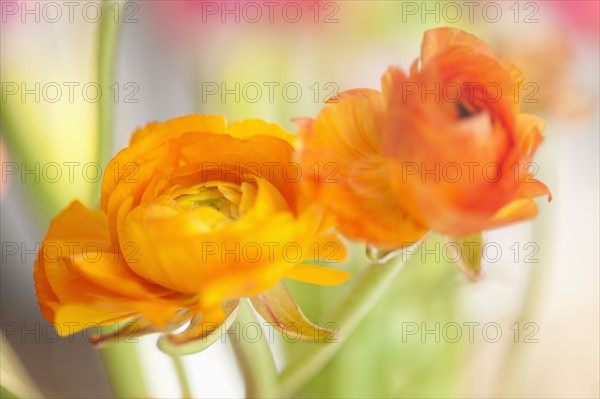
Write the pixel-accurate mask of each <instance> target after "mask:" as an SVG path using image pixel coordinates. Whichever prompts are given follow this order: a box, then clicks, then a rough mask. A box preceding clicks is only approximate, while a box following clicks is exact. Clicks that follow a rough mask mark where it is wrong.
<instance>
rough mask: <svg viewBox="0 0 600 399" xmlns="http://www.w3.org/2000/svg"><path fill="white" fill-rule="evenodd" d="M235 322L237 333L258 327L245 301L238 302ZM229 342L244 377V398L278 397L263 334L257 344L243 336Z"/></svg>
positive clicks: (271, 364) (273, 365)
mask: <svg viewBox="0 0 600 399" xmlns="http://www.w3.org/2000/svg"><path fill="white" fill-rule="evenodd" d="M236 322H237V323H239V325H240V329H239V331H244V327H245V326H247V325H249V324H253V325H257V326H260V324H259V323H258V320H257V318H256V316H255V315H254V312H253V310H252V308H251V307H250V305H249V304H248V303H247V302H246V301H245V300H242V301H240V308H239V311H238V315H237V318H236ZM240 335H241V336H240ZM230 341H231V342H232V345H233V350H234V352H235V357H236V359H237V361H238V365H239V366H240V368H241V371H242V374H243V376H244V381H245V383H246V397H247V398H278V397H280V395H279V392H278V390H277V370H276V369H275V362H274V361H273V356H272V354H271V348H270V347H269V342H267V339H266V337H265V334H262V335H261V337H260V339H259V340H258V342H250V341H248V340H247V339H246V337H244V336H243V334H239V335H238V336H236V337H235V338H233V339H231V340H230Z"/></svg>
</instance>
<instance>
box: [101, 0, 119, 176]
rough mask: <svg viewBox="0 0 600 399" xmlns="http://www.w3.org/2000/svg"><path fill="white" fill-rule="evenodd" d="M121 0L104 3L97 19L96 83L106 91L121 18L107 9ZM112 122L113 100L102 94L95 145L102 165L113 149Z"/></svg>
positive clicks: (113, 62) (114, 57)
mask: <svg viewBox="0 0 600 399" xmlns="http://www.w3.org/2000/svg"><path fill="white" fill-rule="evenodd" d="M122 4H123V1H122V0H118V1H116V2H110V3H108V2H107V3H105V4H104V7H103V10H102V19H101V21H100V34H99V41H98V60H97V63H98V64H97V65H98V85H99V86H100V87H101V88H102V90H103V91H104V92H105V93H108V89H109V87H110V86H111V84H112V83H113V81H114V77H115V60H116V57H117V48H118V42H119V40H118V39H119V31H120V28H121V18H119V19H118V20H117V21H115V19H114V13H112V12H110V10H109V9H108V8H109V7H110V8H114V7H119V9H120V10H122ZM113 122H114V101H113V98H112V97H111V96H109V95H103V96H101V98H100V100H99V101H98V141H97V144H98V147H97V148H96V161H97V162H98V163H99V164H100V165H101V167H102V168H104V167H106V165H107V164H108V161H109V160H110V156H111V153H112V139H113Z"/></svg>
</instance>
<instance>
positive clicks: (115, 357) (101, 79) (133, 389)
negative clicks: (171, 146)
mask: <svg viewBox="0 0 600 399" xmlns="http://www.w3.org/2000/svg"><path fill="white" fill-rule="evenodd" d="M121 5H122V1H120V0H118V1H117V4H115V3H114V2H110V3H109V2H105V3H104V6H103V10H102V19H101V21H100V32H99V39H98V53H97V57H98V58H97V66H98V71H97V73H98V75H97V78H98V84H99V86H100V87H101V88H102V90H104V91H105V92H107V91H108V88H109V86H110V85H111V83H112V81H113V80H114V76H115V59H116V55H117V47H118V39H119V30H120V18H119V20H117V21H115V20H114V18H113V17H114V14H113V13H112V12H111V10H109V9H108V7H115V6H116V7H119V8H120V9H121ZM113 120H114V103H113V101H112V98H111V96H108V95H105V96H102V97H101V98H100V101H98V140H97V145H98V147H97V149H96V161H97V162H98V163H99V164H100V165H102V167H105V166H106V165H107V164H108V161H109V159H110V156H111V152H112V148H111V146H112V138H113ZM99 193H100V187H98V188H97V191H96V195H95V197H94V198H99V197H100V196H99ZM138 351H139V348H138V347H137V345H135V344H132V343H115V344H109V345H106V346H105V347H103V348H102V349H101V350H100V354H101V356H102V360H103V362H104V366H105V369H106V372H107V374H108V378H109V381H110V383H111V386H112V389H113V392H114V394H115V396H116V397H118V398H133V397H138V398H139V397H148V396H149V394H148V389H147V387H146V381H145V379H144V376H143V374H142V368H141V364H140V360H139V353H138Z"/></svg>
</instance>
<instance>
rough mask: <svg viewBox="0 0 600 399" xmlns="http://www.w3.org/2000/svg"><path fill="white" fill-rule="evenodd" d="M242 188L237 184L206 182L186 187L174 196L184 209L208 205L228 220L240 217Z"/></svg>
mask: <svg viewBox="0 0 600 399" xmlns="http://www.w3.org/2000/svg"><path fill="white" fill-rule="evenodd" d="M241 199H242V190H241V188H240V186H239V185H238V184H234V183H228V182H206V183H202V184H198V185H196V186H192V187H190V188H189V189H186V190H185V192H184V193H182V194H180V195H177V196H176V197H175V202H176V203H177V205H179V206H180V207H182V208H185V209H190V210H191V209H196V208H200V207H208V208H212V209H216V210H217V211H219V212H221V213H222V214H223V215H224V216H225V217H227V218H228V219H230V220H237V219H238V218H239V217H240V203H241Z"/></svg>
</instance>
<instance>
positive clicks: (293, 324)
mask: <svg viewBox="0 0 600 399" xmlns="http://www.w3.org/2000/svg"><path fill="white" fill-rule="evenodd" d="M250 301H251V302H252V305H253V306H254V309H256V311H257V312H258V313H259V314H260V315H261V316H262V317H263V319H265V320H266V321H267V322H269V323H271V324H273V326H275V327H276V328H277V329H279V330H281V331H283V332H284V333H285V334H286V335H287V336H288V337H290V336H293V339H299V340H303V341H312V342H322V341H324V340H325V339H328V338H329V339H328V340H326V341H324V342H328V341H329V340H330V339H331V338H332V337H333V335H334V334H335V331H333V330H328V329H324V328H320V327H319V326H318V325H315V324H313V323H312V322H310V321H309V320H308V319H307V318H306V316H304V314H303V313H302V311H301V310H300V308H299V307H298V305H297V304H296V302H295V301H294V300H293V299H292V297H291V296H290V293H289V292H288V290H287V288H286V287H285V285H284V284H283V283H282V282H279V283H277V284H275V285H274V286H273V287H272V288H270V289H269V290H267V291H265V292H263V293H261V294H258V295H256V296H254V297H251V298H250Z"/></svg>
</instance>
